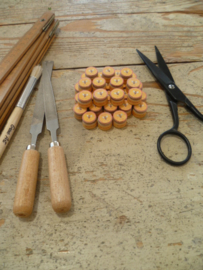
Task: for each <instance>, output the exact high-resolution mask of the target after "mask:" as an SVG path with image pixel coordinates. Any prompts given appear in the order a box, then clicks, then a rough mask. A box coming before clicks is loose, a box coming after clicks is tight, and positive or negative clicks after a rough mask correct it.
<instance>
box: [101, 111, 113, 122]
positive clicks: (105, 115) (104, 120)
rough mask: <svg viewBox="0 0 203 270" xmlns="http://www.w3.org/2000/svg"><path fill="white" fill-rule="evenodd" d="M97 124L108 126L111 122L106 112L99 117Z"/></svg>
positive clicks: (110, 117) (110, 116)
mask: <svg viewBox="0 0 203 270" xmlns="http://www.w3.org/2000/svg"><path fill="white" fill-rule="evenodd" d="M98 122H99V123H101V124H103V125H108V124H110V123H111V122H112V115H111V114H110V113H108V112H103V113H101V114H100V115H99V117H98Z"/></svg>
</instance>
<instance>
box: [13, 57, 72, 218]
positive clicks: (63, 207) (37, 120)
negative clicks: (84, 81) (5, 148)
mask: <svg viewBox="0 0 203 270" xmlns="http://www.w3.org/2000/svg"><path fill="white" fill-rule="evenodd" d="M42 68H43V72H42V77H41V81H40V85H39V91H38V95H37V100H36V105H35V109H34V113H33V119H32V124H31V129H30V133H31V134H32V140H31V144H30V145H28V146H27V149H26V150H25V152H24V154H23V158H22V162H21V167H20V172H19V177H18V182H17V188H16V194H15V201H14V206H13V213H14V214H15V215H16V216H19V217H28V216H30V215H31V213H32V210H33V205H34V199H35V191H36V184H37V176H38V166H39V158H40V154H39V152H38V151H37V150H36V143H37V137H38V135H39V134H40V133H41V132H42V127H43V122H44V115H45V118H46V127H47V129H48V130H49V131H50V133H51V138H52V142H51V143H50V148H49V149H48V164H49V182H50V191H51V202H52V207H53V209H54V211H55V212H57V213H63V212H67V211H68V210H69V209H70V207H71V194H70V186H69V180H68V172H67V168H66V160H65V155H64V151H63V148H62V147H61V146H60V145H59V142H58V140H57V129H58V128H59V123H58V116H57V109H56V103H55V98H54V92H53V88H52V84H51V79H50V78H51V74H52V68H53V61H49V62H48V61H46V62H43V64H42Z"/></svg>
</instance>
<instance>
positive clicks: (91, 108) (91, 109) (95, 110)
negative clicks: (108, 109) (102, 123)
mask: <svg viewBox="0 0 203 270" xmlns="http://www.w3.org/2000/svg"><path fill="white" fill-rule="evenodd" d="M89 109H90V111H92V112H95V113H97V112H99V111H101V109H102V107H98V106H96V105H95V104H94V103H92V105H91V106H90V107H89Z"/></svg>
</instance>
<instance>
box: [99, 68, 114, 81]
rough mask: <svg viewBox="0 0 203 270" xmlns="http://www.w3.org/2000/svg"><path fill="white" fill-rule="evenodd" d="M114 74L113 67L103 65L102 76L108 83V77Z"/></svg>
mask: <svg viewBox="0 0 203 270" xmlns="http://www.w3.org/2000/svg"><path fill="white" fill-rule="evenodd" d="M114 75H115V69H114V68H113V67H105V68H104V69H103V71H102V77H103V78H104V79H105V80H106V82H107V83H109V81H110V79H111V78H112V77H113V76H114Z"/></svg>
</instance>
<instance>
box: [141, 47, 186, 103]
mask: <svg viewBox="0 0 203 270" xmlns="http://www.w3.org/2000/svg"><path fill="white" fill-rule="evenodd" d="M137 52H138V54H139V56H140V57H141V58H142V60H143V61H144V62H145V64H146V65H147V67H148V69H149V70H150V71H151V73H152V74H153V75H154V77H155V78H156V79H157V80H158V81H159V82H160V83H161V84H162V86H163V87H164V88H165V90H166V91H167V92H168V93H169V94H170V95H171V96H172V97H173V98H174V100H175V101H181V102H184V103H186V96H185V95H184V94H183V92H182V91H181V90H180V89H179V88H178V87H177V85H176V84H175V83H174V82H173V80H171V79H170V78H169V77H168V76H167V75H166V74H165V73H164V72H163V71H162V70H161V69H160V68H158V67H157V66H156V65H155V64H154V63H153V62H152V61H151V60H149V59H148V58H147V57H146V56H145V55H144V54H143V53H141V52H140V51H139V50H137Z"/></svg>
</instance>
